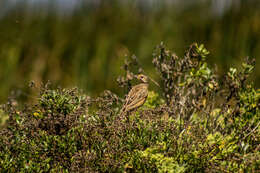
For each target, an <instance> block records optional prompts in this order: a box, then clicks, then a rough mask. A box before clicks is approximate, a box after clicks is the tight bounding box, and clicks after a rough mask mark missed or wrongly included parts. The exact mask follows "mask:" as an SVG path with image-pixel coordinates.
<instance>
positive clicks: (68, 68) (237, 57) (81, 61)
mask: <svg viewBox="0 0 260 173" xmlns="http://www.w3.org/2000/svg"><path fill="white" fill-rule="evenodd" d="M161 41H163V42H164V43H165V44H166V45H167V47H168V48H169V49H171V50H173V51H175V52H176V53H177V55H179V56H182V55H183V54H184V51H185V50H186V49H187V48H188V46H189V45H190V44H191V43H193V42H198V43H203V44H205V46H206V48H207V49H208V50H209V51H210V52H211V54H210V57H209V59H208V62H209V63H210V64H211V66H214V64H217V66H218V71H219V73H220V74H223V72H224V71H225V70H227V69H228V68H229V67H231V66H234V67H239V65H240V64H241V61H242V60H243V59H244V58H245V57H246V56H249V57H251V58H255V59H256V67H257V68H256V70H255V72H254V75H253V77H252V80H253V81H255V82H256V86H257V87H259V86H260V69H259V68H258V67H260V66H259V64H260V62H259V60H260V58H259V57H260V3H259V0H247V1H244V0H197V1H194V0H191V1H181V0H172V1H170V0H168V1H160V0H140V1H137V0H128V1H126V0H125V1H116V0H103V1H102V0H92V1H91V0H88V1H87V0H86V1H83V0H81V1H74V0H63V1H62V0H56V1H55V0H52V1H47V0H30V1H29V0H28V1H26V0H19V1H18V0H1V2H0V81H1V85H0V103H2V102H4V101H6V99H7V97H8V95H10V93H11V92H12V91H15V92H16V93H18V95H19V93H20V96H21V97H22V95H23V93H27V92H29V91H27V89H26V88H27V86H28V83H29V82H30V81H35V83H36V84H40V83H41V82H46V81H48V80H50V81H51V82H52V83H53V84H54V85H59V86H62V87H73V86H78V87H80V88H82V89H84V90H85V92H86V93H88V94H90V95H96V94H98V93H100V92H102V91H103V90H104V89H109V90H112V91H113V92H116V93H119V94H122V93H123V90H122V89H119V87H118V86H117V83H116V78H117V76H118V75H120V74H122V73H123V71H122V69H120V66H121V65H122V64H123V62H124V59H125V56H126V55H132V54H135V55H136V56H137V57H138V58H139V61H140V63H141V64H142V67H143V68H144V70H145V72H146V73H147V74H149V75H151V76H153V77H154V78H157V76H156V72H155V70H154V68H153V65H152V63H151V61H152V52H153V49H154V48H155V46H156V45H157V44H159V43H160V42H161Z"/></svg>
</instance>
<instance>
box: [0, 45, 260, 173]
mask: <svg viewBox="0 0 260 173" xmlns="http://www.w3.org/2000/svg"><path fill="white" fill-rule="evenodd" d="M208 54H209V52H208V51H207V50H206V49H205V48H204V46H203V45H197V44H193V45H191V46H190V48H189V49H188V50H187V52H186V53H185V55H184V57H183V58H180V57H178V56H176V55H175V54H174V53H172V52H171V51H169V50H167V49H166V48H165V46H164V45H163V44H160V45H159V46H158V47H157V48H156V50H155V52H154V54H153V56H154V59H153V64H154V65H155V68H156V70H157V71H158V74H159V75H160V77H161V81H160V84H161V85H160V90H159V91H158V92H154V91H150V92H149V96H148V99H147V101H146V103H145V104H144V105H143V106H142V107H141V108H140V109H138V110H137V111H136V112H133V113H131V114H130V115H129V117H128V118H127V119H125V118H124V117H120V116H119V112H120V108H121V107H122V104H123V102H122V100H123V99H121V98H119V97H118V96H117V95H116V94H114V93H112V92H110V91H104V93H102V94H101V95H100V96H99V97H97V98H90V97H88V96H85V95H84V94H83V93H81V92H80V91H79V90H78V89H51V88H50V87H49V86H48V85H46V86H43V87H41V89H40V92H39V93H40V96H39V98H38V100H37V102H36V104H35V105H32V104H28V105H26V106H19V104H17V103H16V104H14V103H15V101H14V100H10V101H9V102H8V103H7V104H5V105H2V107H1V109H0V110H1V111H0V115H1V117H6V115H8V119H6V118H1V135H0V140H1V143H0V168H1V171H3V172H7V171H9V172H124V171H125V172H256V171H257V170H259V169H260V162H259V160H260V152H259V139H260V135H259V134H260V129H259V124H260V116H259V115H260V114H259V104H260V103H259V98H260V90H259V89H258V90H256V89H254V87H253V84H252V83H251V84H250V83H249V82H248V81H247V78H248V76H249V74H250V73H251V72H252V70H253V68H254V60H251V61H250V60H249V59H246V61H245V63H243V64H242V67H241V69H240V70H239V69H234V68H230V70H229V72H228V73H227V75H226V76H225V77H218V76H217V74H216V72H215V71H214V70H212V69H211V68H210V67H209V66H208V65H207V63H206V60H207V56H208ZM124 69H125V71H126V73H125V74H126V75H125V76H121V77H120V78H118V83H119V84H120V85H121V86H123V87H126V88H127V89H129V88H130V87H131V85H132V84H133V82H135V81H134V80H133V75H134V73H138V72H140V71H141V72H143V70H142V69H140V68H139V67H138V63H137V59H136V57H134V56H133V57H131V58H130V61H126V62H125V65H124Z"/></svg>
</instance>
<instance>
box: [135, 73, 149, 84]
mask: <svg viewBox="0 0 260 173" xmlns="http://www.w3.org/2000/svg"><path fill="white" fill-rule="evenodd" d="M136 78H137V79H138V80H140V81H142V82H143V83H148V77H147V76H145V75H143V74H139V75H136Z"/></svg>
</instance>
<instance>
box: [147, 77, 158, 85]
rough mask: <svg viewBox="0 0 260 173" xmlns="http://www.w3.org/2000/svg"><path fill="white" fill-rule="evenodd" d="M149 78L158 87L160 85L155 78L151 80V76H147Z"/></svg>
mask: <svg viewBox="0 0 260 173" xmlns="http://www.w3.org/2000/svg"><path fill="white" fill-rule="evenodd" d="M149 79H150V80H151V81H152V82H153V83H154V84H155V85H157V86H158V87H160V85H159V84H158V83H157V82H156V81H155V80H153V79H152V78H151V77H149Z"/></svg>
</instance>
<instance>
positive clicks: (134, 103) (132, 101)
mask: <svg viewBox="0 0 260 173" xmlns="http://www.w3.org/2000/svg"><path fill="white" fill-rule="evenodd" d="M136 78H137V79H139V80H140V81H141V84H138V85H135V86H133V87H132V89H131V90H130V91H129V93H128V95H127V96H126V99H125V103H124V105H123V107H122V109H121V111H120V112H121V113H120V115H122V114H125V113H128V112H131V111H133V110H135V109H137V108H139V107H140V106H142V105H143V104H144V103H145V101H146V99H147V96H148V86H149V84H148V77H147V76H145V75H143V74H139V75H137V76H136Z"/></svg>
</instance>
